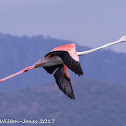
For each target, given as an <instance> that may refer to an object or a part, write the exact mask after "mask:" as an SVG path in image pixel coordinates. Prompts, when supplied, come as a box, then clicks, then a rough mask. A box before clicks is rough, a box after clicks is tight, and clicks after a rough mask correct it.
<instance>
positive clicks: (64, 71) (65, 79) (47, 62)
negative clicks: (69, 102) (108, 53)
mask: <svg viewBox="0 0 126 126" xmlns="http://www.w3.org/2000/svg"><path fill="white" fill-rule="evenodd" d="M125 41H126V36H123V37H121V38H120V39H119V40H118V41H115V42H111V43H109V44H106V45H103V46H101V47H98V48H95V49H91V50H88V51H83V52H76V49H75V44H67V45H63V46H59V47H56V48H54V49H53V50H52V51H50V52H49V53H47V54H46V55H45V58H44V59H43V60H39V61H38V62H36V63H35V64H34V65H32V66H29V67H26V68H25V69H23V70H21V71H19V72H17V73H15V74H13V75H10V76H8V77H5V78H3V79H1V80H0V82H3V81H5V80H8V79H10V78H12V77H15V76H17V75H19V74H22V73H24V72H27V71H29V70H32V69H35V68H40V67H43V68H44V69H45V70H46V71H47V72H48V73H50V74H52V75H53V76H54V78H55V80H56V83H57V85H58V87H59V89H60V90H61V91H63V92H64V94H66V95H67V96H68V97H70V98H71V99H75V96H74V92H73V89H72V85H71V81H70V76H69V73H68V68H69V69H70V70H71V71H73V72H74V73H75V74H78V75H79V76H81V75H83V74H84V73H83V70H82V68H81V65H80V61H79V56H82V55H87V54H89V53H93V52H95V51H98V50H100V49H103V48H105V47H108V46H111V45H114V44H117V43H121V42H125Z"/></svg>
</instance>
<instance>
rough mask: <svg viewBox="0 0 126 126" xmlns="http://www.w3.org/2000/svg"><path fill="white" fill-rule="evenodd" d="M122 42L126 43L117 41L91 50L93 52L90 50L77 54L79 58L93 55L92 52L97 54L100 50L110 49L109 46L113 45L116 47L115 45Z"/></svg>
mask: <svg viewBox="0 0 126 126" xmlns="http://www.w3.org/2000/svg"><path fill="white" fill-rule="evenodd" d="M121 42H125V41H120V40H118V41H115V42H111V43H108V44H106V45H103V46H100V47H98V48H95V49H91V50H88V51H83V52H77V54H78V56H82V55H87V54H89V53H92V52H95V51H98V50H100V49H103V48H105V47H108V46H111V45H114V44H117V43H121Z"/></svg>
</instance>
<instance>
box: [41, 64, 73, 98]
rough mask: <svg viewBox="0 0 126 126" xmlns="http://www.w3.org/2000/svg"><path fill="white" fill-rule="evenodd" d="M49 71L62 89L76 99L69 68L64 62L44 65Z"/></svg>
mask: <svg viewBox="0 0 126 126" xmlns="http://www.w3.org/2000/svg"><path fill="white" fill-rule="evenodd" d="M43 68H44V69H45V70H46V71H47V72H48V73H50V74H53V76H54V77H55V80H56V83H57V85H58V87H59V89H60V90H61V91H63V92H64V94H66V95H67V96H68V97H70V98H71V99H75V96H74V92H73V89H72V85H71V81H70V77H69V73H68V70H67V69H68V68H67V66H66V65H64V64H60V65H56V66H51V67H43Z"/></svg>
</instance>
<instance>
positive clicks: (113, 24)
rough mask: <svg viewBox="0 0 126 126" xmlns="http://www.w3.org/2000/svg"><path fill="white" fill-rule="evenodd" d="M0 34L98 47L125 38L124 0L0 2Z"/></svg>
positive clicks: (125, 46)
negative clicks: (32, 36)
mask: <svg viewBox="0 0 126 126" xmlns="http://www.w3.org/2000/svg"><path fill="white" fill-rule="evenodd" d="M0 32H1V33H10V34H13V35H18V36H21V35H30V36H31V35H44V36H47V35H50V36H51V37H55V38H61V39H67V40H74V41H76V42H77V43H79V44H81V45H88V46H90V47H97V46H101V45H102V44H106V43H108V42H111V41H115V40H117V39H119V38H120V37H121V36H123V35H126V0H0ZM112 49H114V50H116V51H125V52H126V44H125V43H124V44H123V43H122V44H119V45H115V46H113V47H112Z"/></svg>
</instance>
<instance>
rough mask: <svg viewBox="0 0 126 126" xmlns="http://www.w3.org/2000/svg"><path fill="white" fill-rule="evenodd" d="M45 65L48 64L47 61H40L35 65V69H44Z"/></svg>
mask: <svg viewBox="0 0 126 126" xmlns="http://www.w3.org/2000/svg"><path fill="white" fill-rule="evenodd" d="M44 64H46V61H45V60H39V61H38V62H36V63H35V64H34V68H39V67H43V65H44Z"/></svg>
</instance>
